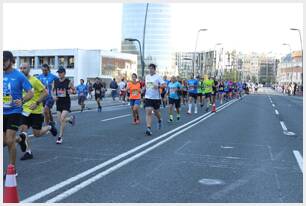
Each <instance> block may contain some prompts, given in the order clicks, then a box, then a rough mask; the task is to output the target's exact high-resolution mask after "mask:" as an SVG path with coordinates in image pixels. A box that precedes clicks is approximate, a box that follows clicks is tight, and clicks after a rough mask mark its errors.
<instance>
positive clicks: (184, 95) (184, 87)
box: [181, 79, 188, 105]
mask: <svg viewBox="0 0 306 206" xmlns="http://www.w3.org/2000/svg"><path fill="white" fill-rule="evenodd" d="M181 85H182V90H181V91H182V98H181V103H182V104H184V105H186V103H187V102H188V98H187V97H188V96H187V94H188V93H187V91H188V87H187V81H186V79H183V80H182V84H181Z"/></svg>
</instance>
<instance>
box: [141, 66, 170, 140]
mask: <svg viewBox="0 0 306 206" xmlns="http://www.w3.org/2000/svg"><path fill="white" fill-rule="evenodd" d="M149 70H150V74H148V75H147V76H146V81H145V85H146V93H145V101H144V102H145V109H146V123H147V130H146V135H148V136H151V135H152V131H151V127H152V112H153V111H154V114H155V116H156V117H157V120H158V128H159V129H161V127H162V120H161V114H160V110H159V109H160V104H161V96H160V93H159V88H161V87H165V86H166V83H165V82H164V81H163V80H162V78H161V77H160V76H159V75H157V74H156V65H155V64H150V65H149Z"/></svg>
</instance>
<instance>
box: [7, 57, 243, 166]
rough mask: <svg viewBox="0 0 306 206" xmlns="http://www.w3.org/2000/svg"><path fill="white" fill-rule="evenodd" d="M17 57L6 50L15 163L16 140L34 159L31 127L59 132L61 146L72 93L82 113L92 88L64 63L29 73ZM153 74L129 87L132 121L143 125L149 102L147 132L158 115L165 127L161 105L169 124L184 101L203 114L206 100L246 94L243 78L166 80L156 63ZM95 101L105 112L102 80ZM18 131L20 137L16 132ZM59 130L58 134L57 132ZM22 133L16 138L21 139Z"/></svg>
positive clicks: (71, 118) (9, 140)
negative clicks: (70, 76)
mask: <svg viewBox="0 0 306 206" xmlns="http://www.w3.org/2000/svg"><path fill="white" fill-rule="evenodd" d="M14 64H15V58H14V56H13V54H12V53H11V52H10V51H4V52H3V71H4V72H3V123H4V124H3V132H4V138H3V144H4V146H8V152H9V162H10V163H11V164H13V165H15V162H16V146H15V145H16V143H18V144H19V145H20V148H21V151H22V152H23V153H24V154H23V156H22V157H21V160H27V159H32V158H33V153H32V151H31V147H30V139H29V135H28V130H29V129H30V128H32V131H33V136H34V137H41V136H44V135H45V134H47V133H49V132H50V133H51V134H52V135H53V136H57V139H56V144H62V142H63V136H64V128H65V126H66V124H67V123H69V124H71V125H72V126H74V125H75V123H76V117H75V115H70V114H69V113H70V109H71V98H70V95H71V94H77V95H78V103H79V105H80V106H81V111H83V110H84V109H85V100H86V96H87V94H88V92H89V89H88V87H87V86H86V85H85V84H84V80H83V79H81V80H80V84H79V85H78V86H76V87H74V86H73V83H72V82H71V80H69V79H68V78H66V76H65V75H66V70H65V68H64V67H62V66H59V68H58V70H57V73H58V75H57V76H56V75H54V74H52V73H51V71H50V67H49V66H48V65H47V64H43V65H42V67H41V69H42V74H41V75H39V76H38V77H34V76H31V75H30V70H31V68H30V66H29V64H27V63H23V64H21V65H20V67H19V70H20V71H18V70H17V69H15V68H13V65H14ZM148 68H149V74H148V75H146V77H145V81H139V80H138V77H137V74H135V73H134V74H132V80H131V81H129V82H128V83H127V85H126V87H125V88H124V91H125V92H127V93H129V101H130V106H131V112H132V124H135V125H136V124H140V115H139V108H140V105H142V104H143V105H144V108H145V114H146V119H145V121H146V131H145V134H146V135H148V136H151V135H152V118H153V114H154V115H155V116H156V118H157V120H158V128H159V129H161V128H162V117H161V112H160V106H161V104H163V106H164V108H166V106H167V105H169V106H168V118H167V119H168V122H173V121H174V119H175V118H176V120H180V118H181V116H180V113H181V111H180V108H181V104H186V103H187V102H188V110H187V114H191V113H192V107H194V113H195V114H196V113H198V105H200V106H201V107H203V106H204V105H205V103H206V111H208V110H209V107H210V106H211V105H212V104H214V103H215V101H216V99H217V98H219V99H220V103H221V104H222V102H223V99H225V100H226V101H227V100H229V99H230V98H235V97H238V98H240V97H241V94H242V91H243V89H245V88H244V85H245V84H242V83H241V82H232V81H230V80H226V81H216V80H215V79H214V78H213V77H209V78H208V79H205V80H204V79H202V78H200V77H199V76H198V77H196V78H194V77H193V76H191V78H190V79H189V80H185V79H179V78H177V77H175V76H172V77H171V79H170V80H168V79H167V77H166V76H164V77H163V78H161V76H159V75H158V74H156V65H155V64H150V65H149V66H148ZM92 87H93V89H94V92H95V100H96V102H97V105H98V112H101V110H102V106H101V100H102V98H103V97H104V96H105V92H106V86H105V84H103V83H102V82H101V80H100V79H99V78H96V80H95V83H94V84H93V86H92ZM54 104H56V111H57V118H58V123H59V132H58V131H57V128H56V126H55V122H54V120H53V116H52V112H51V109H52V107H53V105H54ZM174 111H175V113H176V116H175V118H174ZM18 131H19V133H18V135H17V132H18ZM58 133H59V134H58ZM16 135H17V137H16Z"/></svg>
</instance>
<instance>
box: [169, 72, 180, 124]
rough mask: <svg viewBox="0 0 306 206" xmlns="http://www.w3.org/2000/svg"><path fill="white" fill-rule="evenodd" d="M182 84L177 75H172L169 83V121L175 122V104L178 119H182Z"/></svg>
mask: <svg viewBox="0 0 306 206" xmlns="http://www.w3.org/2000/svg"><path fill="white" fill-rule="evenodd" d="M181 88H182V86H181V84H180V83H179V82H178V81H177V79H176V77H175V76H172V77H171V82H170V83H169V84H168V95H169V111H168V114H169V119H168V122H173V105H175V109H176V119H177V120H180V117H181V116H180V106H181V100H180V96H179V95H178V93H179V91H180V90H181Z"/></svg>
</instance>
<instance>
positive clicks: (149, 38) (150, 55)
mask: <svg viewBox="0 0 306 206" xmlns="http://www.w3.org/2000/svg"><path fill="white" fill-rule="evenodd" d="M146 6H147V4H146V3H125V4H124V5H123V13H122V44H121V51H122V52H125V53H134V54H139V46H138V44H137V42H128V41H124V39H125V38H134V39H138V40H139V41H140V42H141V46H142V42H143V29H144V20H145V12H146ZM144 47H145V49H144V61H145V64H146V67H145V74H146V71H147V65H148V64H150V63H155V64H156V65H157V69H158V72H159V74H162V75H164V74H171V73H172V72H171V70H172V69H173V68H172V67H173V63H174V62H173V53H172V50H171V48H172V45H171V6H170V5H169V4H155V3H150V4H149V6H148V12H147V21H146V32H145V46H144ZM140 63H141V61H140V58H138V74H139V75H140V74H141V64H140Z"/></svg>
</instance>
